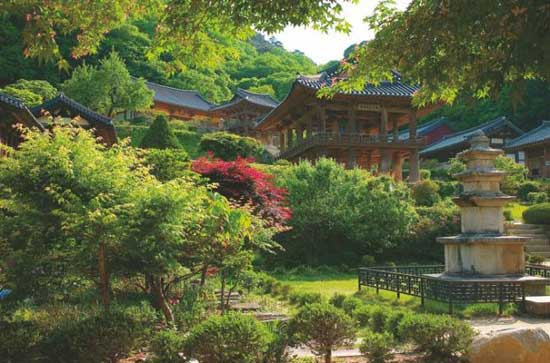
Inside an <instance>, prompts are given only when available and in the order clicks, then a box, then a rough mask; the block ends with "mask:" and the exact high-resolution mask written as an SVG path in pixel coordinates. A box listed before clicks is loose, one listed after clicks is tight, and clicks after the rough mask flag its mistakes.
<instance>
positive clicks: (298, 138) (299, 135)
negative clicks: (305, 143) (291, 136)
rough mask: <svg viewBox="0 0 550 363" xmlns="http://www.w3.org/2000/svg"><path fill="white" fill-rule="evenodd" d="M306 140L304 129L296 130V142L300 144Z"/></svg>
mask: <svg viewBox="0 0 550 363" xmlns="http://www.w3.org/2000/svg"><path fill="white" fill-rule="evenodd" d="M303 139H304V127H303V126H298V128H297V129H296V142H297V143H300V142H302V140H303Z"/></svg>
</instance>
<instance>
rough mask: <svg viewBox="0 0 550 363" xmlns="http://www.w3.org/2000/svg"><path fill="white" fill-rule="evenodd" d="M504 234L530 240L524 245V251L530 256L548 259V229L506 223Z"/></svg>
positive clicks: (549, 253)
mask: <svg viewBox="0 0 550 363" xmlns="http://www.w3.org/2000/svg"><path fill="white" fill-rule="evenodd" d="M505 230H506V234H508V235H514V236H522V237H530V238H531V239H530V240H529V242H527V244H526V245H525V251H526V252H527V253H528V254H530V255H538V256H543V257H544V258H546V259H547V260H549V259H550V228H548V227H547V226H543V225H538V224H524V223H508V224H506V225H505Z"/></svg>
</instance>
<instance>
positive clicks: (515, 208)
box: [504, 203, 528, 222]
mask: <svg viewBox="0 0 550 363" xmlns="http://www.w3.org/2000/svg"><path fill="white" fill-rule="evenodd" d="M527 208H528V206H526V205H523V204H519V203H511V204H509V205H508V206H507V207H505V208H504V210H509V211H510V212H511V214H512V219H513V220H514V221H515V222H523V211H524V210H526V209H527Z"/></svg>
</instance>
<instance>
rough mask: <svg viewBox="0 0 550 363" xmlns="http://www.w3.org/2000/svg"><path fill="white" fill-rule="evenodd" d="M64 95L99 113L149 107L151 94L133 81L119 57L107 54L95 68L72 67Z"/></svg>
mask: <svg viewBox="0 0 550 363" xmlns="http://www.w3.org/2000/svg"><path fill="white" fill-rule="evenodd" d="M62 89H63V91H64V92H65V93H66V94H67V96H69V97H71V98H74V99H75V100H77V101H78V102H80V103H82V104H84V105H85V106H88V107H90V108H91V109H92V110H94V111H96V112H99V113H101V114H104V115H107V116H109V117H113V116H114V115H115V114H117V113H119V112H125V111H138V110H144V109H147V108H149V106H151V105H152V104H153V91H151V90H149V89H148V88H147V86H146V85H145V80H144V79H142V78H138V79H135V78H134V79H133V78H132V77H131V76H130V72H128V69H127V68H126V65H125V64H124V61H123V60H122V59H121V58H120V56H119V55H118V54H117V53H115V52H111V53H110V54H109V56H108V57H106V58H104V59H102V60H101V61H100V64H99V66H98V67H93V66H88V65H86V64H84V65H82V66H80V67H78V68H76V69H75V70H74V72H73V74H72V76H71V78H70V79H68V80H67V81H65V82H64V83H63V85H62Z"/></svg>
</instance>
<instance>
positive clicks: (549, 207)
mask: <svg viewBox="0 0 550 363" xmlns="http://www.w3.org/2000/svg"><path fill="white" fill-rule="evenodd" d="M523 220H524V221H525V222H526V223H530V224H550V203H542V204H535V205H533V206H531V207H529V208H527V209H526V210H524V211H523Z"/></svg>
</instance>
